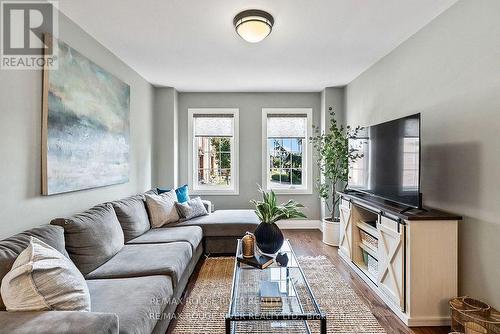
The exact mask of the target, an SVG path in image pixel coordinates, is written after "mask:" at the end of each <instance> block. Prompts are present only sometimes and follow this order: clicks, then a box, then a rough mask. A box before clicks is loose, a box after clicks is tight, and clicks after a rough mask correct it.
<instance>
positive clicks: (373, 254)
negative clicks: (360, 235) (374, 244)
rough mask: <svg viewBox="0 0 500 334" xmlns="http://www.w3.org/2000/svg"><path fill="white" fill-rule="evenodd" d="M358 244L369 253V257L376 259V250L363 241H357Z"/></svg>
mask: <svg viewBox="0 0 500 334" xmlns="http://www.w3.org/2000/svg"><path fill="white" fill-rule="evenodd" d="M358 246H359V247H361V249H363V250H364V251H366V252H367V253H368V254H370V255H371V257H373V258H374V259H375V260H377V261H378V255H377V251H376V250H374V249H373V248H371V247H370V246H367V245H365V244H364V243H363V242H359V243H358Z"/></svg>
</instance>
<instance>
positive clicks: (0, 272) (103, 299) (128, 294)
mask: <svg viewBox="0 0 500 334" xmlns="http://www.w3.org/2000/svg"><path fill="white" fill-rule="evenodd" d="M258 223H259V221H258V219H257V217H256V215H255V213H254V212H253V211H251V210H219V211H215V212H213V213H211V214H209V215H207V216H202V217H198V218H194V219H191V220H187V221H179V222H177V223H173V224H169V225H168V226H167V227H162V228H155V229H151V224H150V222H149V218H148V213H147V209H146V206H145V203H144V194H139V195H136V196H132V197H128V198H125V199H122V200H119V201H115V202H110V203H104V204H100V205H97V206H95V207H93V208H91V209H89V210H87V211H85V212H83V213H80V214H77V215H74V216H72V217H69V218H64V219H55V220H53V221H52V222H51V224H49V225H44V226H41V227H37V228H34V229H31V230H28V231H25V232H23V233H20V234H17V235H15V236H12V237H10V238H8V239H5V240H2V241H0V279H2V278H3V277H4V276H5V274H6V273H7V272H8V271H9V270H10V268H11V267H12V264H13V263H14V261H15V259H16V258H17V256H18V255H19V254H20V253H21V252H22V251H23V250H24V249H25V248H26V247H27V246H28V244H29V241H30V237H31V236H34V237H36V238H38V239H40V240H41V241H43V242H45V243H47V244H48V245H50V246H52V247H54V248H55V249H56V250H58V251H59V252H60V253H61V254H63V255H64V256H66V257H67V258H69V259H71V260H72V261H73V262H74V263H75V265H76V266H77V268H78V269H79V270H80V271H81V272H82V274H83V275H84V277H85V280H86V282H87V285H88V288H89V292H90V299H91V312H78V311H38V312H7V311H6V310H5V305H4V304H3V302H2V301H1V298H0V328H2V330H5V331H6V332H8V333H51V334H58V333H75V332H78V333H165V331H166V330H167V328H168V325H169V323H170V320H171V318H172V315H173V313H174V312H175V309H176V307H177V304H178V302H179V299H180V297H181V296H182V293H183V291H184V289H185V287H186V285H187V283H188V280H189V278H190V276H191V274H192V273H193V271H194V269H195V267H196V264H197V263H198V261H199V259H200V258H201V256H202V255H203V253H204V252H206V253H210V254H224V253H231V252H232V251H234V250H235V248H236V239H237V238H238V237H241V236H242V235H244V233H245V232H246V231H254V230H255V228H256V226H257V225H258Z"/></svg>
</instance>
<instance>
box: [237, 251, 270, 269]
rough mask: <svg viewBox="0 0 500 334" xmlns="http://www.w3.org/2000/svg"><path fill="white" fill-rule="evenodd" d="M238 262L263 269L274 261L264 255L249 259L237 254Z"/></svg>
mask: <svg viewBox="0 0 500 334" xmlns="http://www.w3.org/2000/svg"><path fill="white" fill-rule="evenodd" d="M236 259H237V260H238V262H240V263H243V264H245V265H248V266H252V267H254V268H257V269H265V268H267V267H269V266H270V265H271V264H273V261H274V259H273V258H272V257H269V256H266V255H255V256H254V257H251V258H245V257H243V255H242V254H238V256H237V257H236Z"/></svg>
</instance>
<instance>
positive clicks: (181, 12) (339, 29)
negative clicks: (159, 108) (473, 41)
mask: <svg viewBox="0 0 500 334" xmlns="http://www.w3.org/2000/svg"><path fill="white" fill-rule="evenodd" d="M455 2H456V0H378V1H375V0H272V1H271V0H254V1H248V0H246V1H245V0H163V1H162V0H107V1H103V0H85V1H83V0H62V1H59V7H60V9H61V10H62V12H63V13H65V14H66V15H67V16H69V17H70V18H71V19H72V20H73V21H75V22H76V23H77V24H79V25H80V26H81V27H82V28H83V29H85V30H86V31H87V32H88V33H90V34H91V35H92V36H94V37H95V38H96V39H97V40H98V41H99V42H101V43H102V44H103V45H105V46H106V47H107V48H109V49H110V50H111V51H112V52H113V53H115V54H116V55H117V56H118V57H120V58H121V59H122V60H123V61H124V62H125V63H127V64H128V65H129V66H131V67H132V68H133V69H135V70H136V71H137V72H138V73H139V74H141V75H142V76H143V77H144V78H145V79H146V80H148V81H149V82H151V83H152V84H154V85H159V86H171V87H175V88H177V89H178V90H179V91H210V92H215V91H225V92H232V91H240V92H244V91H248V92H249V91H252V92H257V91H258V92H266V91H320V90H322V89H323V88H324V87H329V86H342V85H346V84H348V83H349V82H350V81H352V80H353V79H354V78H356V77H357V76H358V75H359V74H360V73H362V72H363V71H364V70H366V69H367V68H369V67H370V66H371V65H373V64H374V63H375V62H376V61H377V60H379V59H380V58H382V57H383V56H385V55H386V54H388V53H389V52H390V51H391V50H393V49H394V48H395V47H397V46H398V45H399V44H400V43H401V42H403V41H404V40H406V39H407V38H408V37H410V36H411V35H413V34H414V33H415V32H417V31H418V30H419V29H420V28H422V27H423V26H425V25H426V24H427V23H429V22H430V21H431V20H432V19H433V18H435V17H436V16H438V15H439V14H440V13H442V12H443V11H445V10H446V9H447V8H449V7H450V6H451V5H452V4H453V3H455ZM251 8H256V9H263V10H266V11H268V12H269V13H271V14H272V15H273V16H274V18H275V25H274V28H273V32H272V33H271V35H270V36H269V37H268V38H266V39H265V40H264V41H263V42H261V43H258V44H250V43H247V42H245V41H243V40H242V39H241V38H240V37H239V36H238V35H237V34H236V33H235V31H234V28H233V25H232V20H233V17H234V16H235V15H236V14H237V13H238V12H240V11H241V10H244V9H251ZM75 47H77V46H75Z"/></svg>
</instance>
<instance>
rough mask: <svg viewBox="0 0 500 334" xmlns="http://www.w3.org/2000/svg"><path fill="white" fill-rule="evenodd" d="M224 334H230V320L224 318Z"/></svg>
mask: <svg viewBox="0 0 500 334" xmlns="http://www.w3.org/2000/svg"><path fill="white" fill-rule="evenodd" d="M325 333H326V332H325ZM226 334H231V319H229V318H226Z"/></svg>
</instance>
